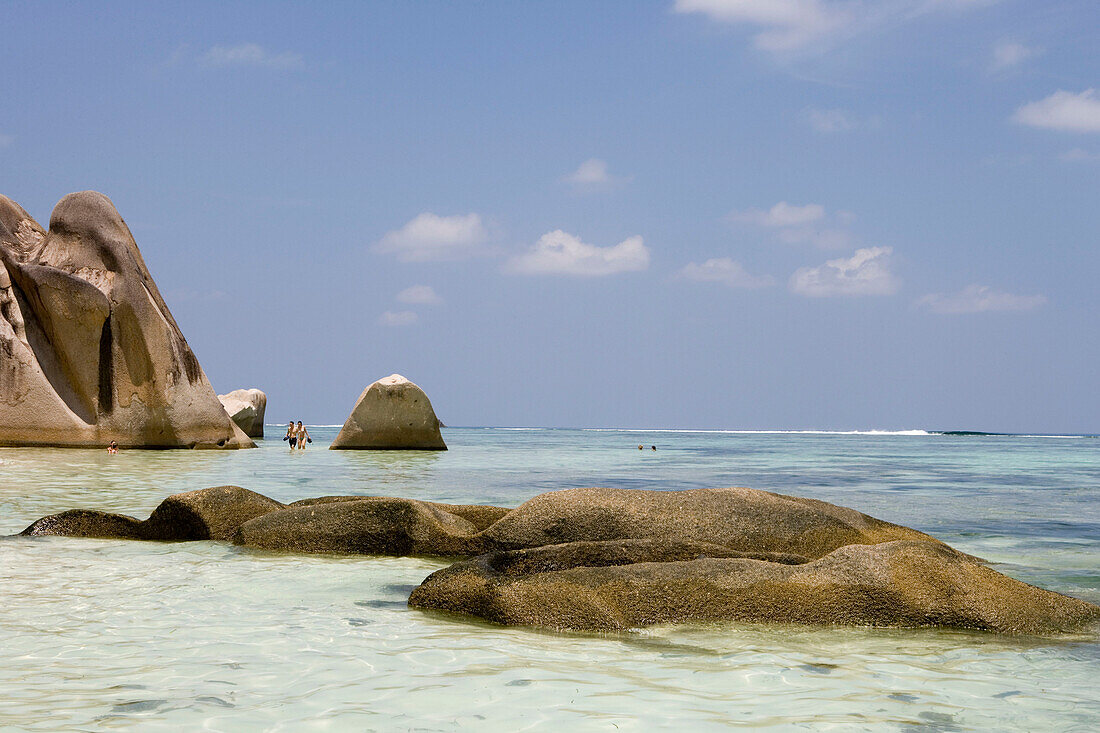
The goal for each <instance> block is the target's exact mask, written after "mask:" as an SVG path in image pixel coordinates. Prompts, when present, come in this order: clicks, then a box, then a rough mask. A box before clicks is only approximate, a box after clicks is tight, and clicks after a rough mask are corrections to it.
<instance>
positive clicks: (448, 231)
mask: <svg viewBox="0 0 1100 733" xmlns="http://www.w3.org/2000/svg"><path fill="white" fill-rule="evenodd" d="M487 237H488V233H487V232H486V230H485V225H484V224H483V223H482V221H481V217H480V216H478V215H477V214H472V213H471V214H458V215H455V216H438V215H436V214H433V213H431V212H430V211H425V212H424V213H423V214H420V215H418V216H417V217H416V218H415V219H413V220H411V221H410V222H408V223H407V224H405V226H403V227H401V228H400V229H395V230H393V231H391V232H387V233H386V235H385V236H384V237H382V239H381V240H380V241H379V242H378V244H377V245H375V247H374V249H375V251H376V252H381V253H383V254H393V255H396V256H397V258H398V259H399V260H402V261H404V262H428V261H430V260H455V259H462V258H465V257H472V256H475V255H478V254H481V252H482V245H483V244H484V242H485V240H486V238H487Z"/></svg>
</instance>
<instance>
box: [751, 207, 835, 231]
mask: <svg viewBox="0 0 1100 733" xmlns="http://www.w3.org/2000/svg"><path fill="white" fill-rule="evenodd" d="M824 216H825V207H824V206H822V205H821V204H801V205H799V204H788V203H787V202H786V201H780V202H779V203H778V204H776V205H774V206H772V207H771V208H770V209H767V210H761V209H745V210H744V211H735V212H733V213H732V214H730V219H732V220H734V221H744V222H749V223H751V224H756V225H758V226H762V227H768V228H769V229H776V228H783V227H794V226H802V225H804V224H811V223H813V222H816V221H820V220H821V219H822V218H824Z"/></svg>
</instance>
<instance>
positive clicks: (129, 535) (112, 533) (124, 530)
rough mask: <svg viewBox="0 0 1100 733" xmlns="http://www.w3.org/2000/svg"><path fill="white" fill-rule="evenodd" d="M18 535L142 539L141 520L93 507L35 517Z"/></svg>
mask: <svg viewBox="0 0 1100 733" xmlns="http://www.w3.org/2000/svg"><path fill="white" fill-rule="evenodd" d="M19 534H21V535H23V536H24V537H51V536H52V537H95V538H98V539H119V540H143V539H145V537H144V536H142V533H141V520H140V519H135V518H134V517H128V516H126V515H125V514H108V513H107V512H100V511H96V510H94V509H70V510H68V511H65V512H61V513H60V514H51V515H50V516H48V517H42V518H41V519H38V520H35V521H34V522H33V523H32V524H31V526H29V527H27V528H26V529H25V530H23V531H22V532H20V533H19Z"/></svg>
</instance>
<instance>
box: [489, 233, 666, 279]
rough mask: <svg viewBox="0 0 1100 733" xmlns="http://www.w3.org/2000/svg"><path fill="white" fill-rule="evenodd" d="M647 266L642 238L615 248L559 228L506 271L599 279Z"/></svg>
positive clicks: (514, 261)
mask: <svg viewBox="0 0 1100 733" xmlns="http://www.w3.org/2000/svg"><path fill="white" fill-rule="evenodd" d="M647 267H649V250H648V249H646V246H645V244H643V243H642V238H641V237H638V236H634V237H630V238H628V239H624V240H623V241H621V242H619V243H618V244H616V245H614V246H611V247H597V246H595V245H592V244H585V243H584V242H582V241H581V240H580V239H578V238H577V237H574V236H573V235H572V234H568V233H566V232H563V231H562V230H560V229H556V230H554V231H552V232H548V233H546V234H543V235H542V236H541V237H540V238H539V241H538V242H536V243H535V244H534V246H533V247H531V248H530V249H529V250H528V251H527V252H526V253H524V254H522V255H518V256H516V257H513V258H512V259H511V260H509V261H508V263H507V264H506V265H505V268H504V269H505V272H510V273H514V274H519V275H575V276H580V277H598V276H603V275H615V274H618V273H620V272H636V271H638V270H644V269H646V268H647Z"/></svg>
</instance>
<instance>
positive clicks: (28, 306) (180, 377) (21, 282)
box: [0, 191, 253, 448]
mask: <svg viewBox="0 0 1100 733" xmlns="http://www.w3.org/2000/svg"><path fill="white" fill-rule="evenodd" d="M112 440H116V441H118V443H119V444H120V445H121V446H124V447H211V448H238V447H252V446H253V443H252V441H251V440H250V439H249V438H247V437H246V436H245V435H244V434H243V433H242V432H241V431H240V430H239V429H238V428H237V427H236V426H235V425H234V424H233V422H232V421H231V420H230V419H229V416H228V415H226V413H225V410H224V409H223V408H222V406H221V403H220V402H218V399H217V396H216V395H215V394H214V390H213V388H212V387H211V386H210V382H209V381H208V380H207V378H206V375H205V374H204V373H203V371H202V367H200V366H199V362H198V360H197V359H196V358H195V355H194V354H193V353H192V352H191V348H190V347H189V346H188V345H187V341H186V340H185V339H184V337H183V334H182V333H181V332H180V329H179V326H177V325H176V322H175V319H173V318H172V314H171V312H170V311H169V310H168V306H167V305H166V304H165V302H164V299H163V298H162V297H161V295H160V292H159V291H158V290H157V286H156V284H155V283H154V282H153V279H152V276H151V275H150V274H149V270H148V268H147V267H146V265H145V262H144V260H143V259H142V256H141V252H140V251H139V250H138V248H137V244H136V243H135V242H134V239H133V237H132V236H131V234H130V230H129V229H128V228H127V226H126V223H125V222H124V221H123V220H122V217H120V216H119V215H118V212H117V211H116V210H115V207H114V205H113V204H112V203H111V201H110V200H109V199H108V198H107V197H106V196H103V195H102V194H99V193H96V192H94V191H83V192H81V193H74V194H69V195H68V196H66V197H65V198H63V199H61V201H60V202H59V203H58V204H57V206H56V207H55V208H54V211H53V215H52V217H51V219H50V229H49V231H48V232H47V231H45V230H43V229H42V227H41V226H39V224H38V223H37V222H35V221H34V219H32V218H31V216H30V215H29V214H28V213H27V212H26V211H24V210H23V209H22V208H21V207H20V206H19V205H18V204H16V203H15V202H13V201H12V200H11V199H8V198H7V197H5V196H0V445H51V446H92V445H95V446H103V445H106V444H107V443H108V442H110V441H112Z"/></svg>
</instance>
